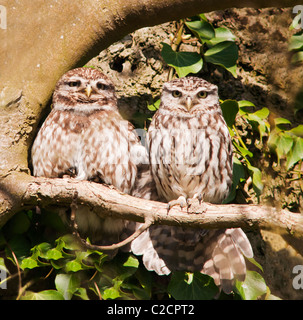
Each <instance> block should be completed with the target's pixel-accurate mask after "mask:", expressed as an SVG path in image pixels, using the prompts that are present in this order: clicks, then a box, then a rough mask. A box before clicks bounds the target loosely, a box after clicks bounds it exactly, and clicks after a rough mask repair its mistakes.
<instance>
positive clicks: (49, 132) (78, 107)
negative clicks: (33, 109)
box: [32, 68, 148, 244]
mask: <svg viewBox="0 0 303 320" xmlns="http://www.w3.org/2000/svg"><path fill="white" fill-rule="evenodd" d="M145 156H146V157H147V153H146V150H145V148H144V147H143V146H142V145H141V144H140V142H139V138H138V136H137V134H136V132H135V131H134V128H133V126H132V125H131V124H130V123H129V122H127V121H125V120H123V119H122V117H121V115H120V114H119V111H118V108H117V98H116V95H115V90H114V85H113V83H112V82H111V81H110V80H109V79H108V78H107V77H106V76H105V75H104V74H103V73H101V72H100V71H98V70H97V69H92V68H77V69H74V70H70V71H68V72H67V73H66V74H64V75H63V76H62V78H61V79H60V80H59V81H58V83H57V85H56V88H55V91H54V94H53V108H52V111H51V113H50V114H49V116H48V117H47V119H46V120H45V122H44V123H43V125H42V127H41V129H40V130H39V132H38V135H37V137H36V139H35V141H34V144H33V147H32V164H33V171H34V175H35V176H38V177H47V178H58V177H64V176H66V175H67V176H71V177H74V178H75V179H78V180H92V181H95V182H100V183H106V184H110V185H114V186H115V187H116V188H118V189H119V190H120V191H122V192H125V193H128V194H132V192H133V190H134V189H135V184H136V177H137V176H138V175H139V172H138V168H139V166H140V165H141V164H142V163H143V162H144V161H145V160H144V157H145ZM146 162H148V159H147V160H146ZM61 213H62V211H61ZM62 216H63V218H65V219H66V217H65V212H64V214H63V215H62ZM76 222H77V225H78V227H79V231H80V233H82V234H84V235H89V236H90V237H92V238H93V239H94V241H101V240H102V243H107V244H109V243H113V242H117V241H118V240H119V237H120V235H121V233H122V231H123V229H124V227H125V225H126V222H125V221H123V220H113V219H111V218H105V219H101V218H99V217H98V216H97V215H96V214H95V213H93V211H91V210H90V209H89V208H87V207H84V206H81V205H80V206H79V207H78V210H77V212H76ZM103 240H104V241H103Z"/></svg>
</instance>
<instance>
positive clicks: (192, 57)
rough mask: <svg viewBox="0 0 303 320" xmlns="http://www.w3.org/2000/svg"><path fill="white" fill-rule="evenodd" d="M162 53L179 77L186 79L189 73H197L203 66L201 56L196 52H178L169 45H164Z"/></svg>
mask: <svg viewBox="0 0 303 320" xmlns="http://www.w3.org/2000/svg"><path fill="white" fill-rule="evenodd" d="M162 45H163V48H162V51H161V54H162V57H163V59H164V60H165V61H166V63H167V64H168V65H169V66H171V67H174V68H175V70H176V72H177V73H178V75H179V77H185V76H186V75H188V74H189V73H197V72H199V71H200V70H201V68H202V66H203V60H202V58H201V56H200V55H199V54H198V53H196V52H176V51H174V50H173V49H172V48H171V47H170V46H169V45H168V44H166V43H162Z"/></svg>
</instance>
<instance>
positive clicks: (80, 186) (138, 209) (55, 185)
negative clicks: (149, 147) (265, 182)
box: [0, 174, 303, 238]
mask: <svg viewBox="0 0 303 320" xmlns="http://www.w3.org/2000/svg"><path fill="white" fill-rule="evenodd" d="M20 175H23V174H20ZM14 181H16V176H15V177H14ZM22 181H24V179H23V180H22ZM17 185H18V183H17ZM19 190H20V185H19ZM22 190H23V192H24V193H23V196H22V207H30V206H35V205H38V206H43V207H49V206H53V205H60V206H63V207H64V206H66V207H68V206H70V204H71V203H72V200H73V197H74V193H75V191H77V192H78V200H77V201H78V204H82V205H87V206H88V207H89V208H90V209H91V210H93V211H94V212H95V213H96V214H98V215H99V216H100V217H105V216H106V217H108V216H110V217H112V218H123V219H127V220H133V221H137V222H141V223H143V222H146V223H148V222H149V221H153V222H154V223H155V224H165V225H173V226H183V227H191V228H210V229H216V228H235V227H241V228H243V229H246V230H247V229H256V228H259V229H266V230H272V231H276V232H279V233H282V234H285V233H286V234H291V235H293V236H295V237H298V238H302V237H303V216H302V215H301V214H299V213H291V212H289V211H288V210H279V209H277V208H274V207H269V206H264V205H236V204H229V205H214V204H207V203H204V204H203V207H201V206H199V204H198V202H197V204H196V203H193V204H192V206H191V207H190V213H188V212H187V211H186V210H184V209H183V210H181V209H180V208H179V207H174V208H172V209H171V210H170V212H169V214H167V204H165V203H161V202H156V201H148V200H144V199H140V198H136V197H132V196H129V195H126V194H123V193H121V192H119V191H117V190H116V189H115V188H113V187H109V186H105V185H100V184H96V183H93V182H89V181H76V180H74V179H45V178H33V177H30V179H29V181H28V182H27V184H24V185H23V188H22ZM201 212H203V213H201ZM0 215H1V212H0Z"/></svg>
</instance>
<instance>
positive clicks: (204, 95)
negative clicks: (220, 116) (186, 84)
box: [197, 91, 207, 99]
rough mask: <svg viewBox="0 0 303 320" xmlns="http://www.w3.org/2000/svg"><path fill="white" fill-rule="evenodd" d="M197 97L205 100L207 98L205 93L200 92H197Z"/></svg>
mask: <svg viewBox="0 0 303 320" xmlns="http://www.w3.org/2000/svg"><path fill="white" fill-rule="evenodd" d="M197 96H198V98H201V99H205V98H206V97H207V92H206V91H200V92H198V94H197Z"/></svg>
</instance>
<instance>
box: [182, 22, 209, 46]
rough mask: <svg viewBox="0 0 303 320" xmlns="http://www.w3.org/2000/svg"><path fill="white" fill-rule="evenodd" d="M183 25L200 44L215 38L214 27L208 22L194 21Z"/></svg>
mask: <svg viewBox="0 0 303 320" xmlns="http://www.w3.org/2000/svg"><path fill="white" fill-rule="evenodd" d="M185 24H186V26H187V27H188V28H189V29H190V30H191V31H192V33H193V34H194V35H195V36H196V37H197V38H198V39H199V40H200V41H201V42H202V43H204V42H205V40H210V39H212V38H214V37H215V30H214V27H213V26H212V24H211V23H209V22H208V21H205V20H195V21H188V22H185Z"/></svg>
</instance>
